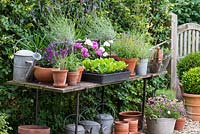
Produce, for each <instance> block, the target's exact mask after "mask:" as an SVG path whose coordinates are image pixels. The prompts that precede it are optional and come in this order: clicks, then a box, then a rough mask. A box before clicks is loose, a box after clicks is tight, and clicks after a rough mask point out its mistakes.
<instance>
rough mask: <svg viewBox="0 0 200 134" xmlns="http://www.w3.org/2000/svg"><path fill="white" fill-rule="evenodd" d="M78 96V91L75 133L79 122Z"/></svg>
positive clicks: (78, 94) (77, 95) (77, 96)
mask: <svg viewBox="0 0 200 134" xmlns="http://www.w3.org/2000/svg"><path fill="white" fill-rule="evenodd" d="M79 96H80V92H77V94H76V125H75V134H78V123H79Z"/></svg>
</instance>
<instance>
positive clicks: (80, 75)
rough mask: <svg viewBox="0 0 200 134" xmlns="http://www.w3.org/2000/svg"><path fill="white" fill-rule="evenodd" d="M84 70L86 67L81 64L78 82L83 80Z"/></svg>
mask: <svg viewBox="0 0 200 134" xmlns="http://www.w3.org/2000/svg"><path fill="white" fill-rule="evenodd" d="M83 71H84V67H83V66H81V67H79V68H78V72H79V76H78V83H79V82H81V78H82V73H83Z"/></svg>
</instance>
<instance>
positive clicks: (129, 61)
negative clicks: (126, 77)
mask: <svg viewBox="0 0 200 134" xmlns="http://www.w3.org/2000/svg"><path fill="white" fill-rule="evenodd" d="M117 60H118V61H124V62H125V63H126V64H127V65H128V66H127V67H126V69H128V70H129V71H130V72H131V74H130V76H131V77H132V76H135V66H136V63H137V58H120V57H118V58H117Z"/></svg>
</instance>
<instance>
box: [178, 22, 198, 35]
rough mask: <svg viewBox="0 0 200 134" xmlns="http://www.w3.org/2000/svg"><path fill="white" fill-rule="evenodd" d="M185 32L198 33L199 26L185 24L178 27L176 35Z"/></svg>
mask: <svg viewBox="0 0 200 134" xmlns="http://www.w3.org/2000/svg"><path fill="white" fill-rule="evenodd" d="M187 30H198V31H200V25H199V24H196V23H185V24H183V25H180V26H178V33H183V32H185V31H187Z"/></svg>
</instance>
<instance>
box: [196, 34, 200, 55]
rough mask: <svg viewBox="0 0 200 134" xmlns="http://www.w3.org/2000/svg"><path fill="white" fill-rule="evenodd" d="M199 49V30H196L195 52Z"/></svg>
mask: <svg viewBox="0 0 200 134" xmlns="http://www.w3.org/2000/svg"><path fill="white" fill-rule="evenodd" d="M199 51H200V50H199V31H196V52H199Z"/></svg>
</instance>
